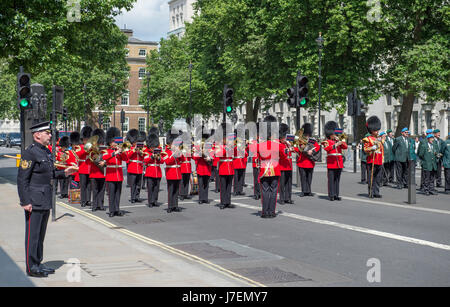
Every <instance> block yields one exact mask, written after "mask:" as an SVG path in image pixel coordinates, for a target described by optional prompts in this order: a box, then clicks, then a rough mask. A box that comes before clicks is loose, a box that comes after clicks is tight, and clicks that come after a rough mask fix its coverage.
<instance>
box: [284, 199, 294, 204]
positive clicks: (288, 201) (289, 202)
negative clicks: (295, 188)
mask: <svg viewBox="0 0 450 307" xmlns="http://www.w3.org/2000/svg"><path fill="white" fill-rule="evenodd" d="M286 203H287V204H293V203H294V201H293V200H292V199H290V200H286Z"/></svg>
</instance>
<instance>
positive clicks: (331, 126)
mask: <svg viewBox="0 0 450 307" xmlns="http://www.w3.org/2000/svg"><path fill="white" fill-rule="evenodd" d="M337 127H338V124H337V123H336V122H335V121H332V120H330V121H328V122H326V124H325V126H324V129H325V136H326V137H327V138H329V137H330V136H331V135H333V134H334V133H335V132H334V130H335V129H336V128H337Z"/></svg>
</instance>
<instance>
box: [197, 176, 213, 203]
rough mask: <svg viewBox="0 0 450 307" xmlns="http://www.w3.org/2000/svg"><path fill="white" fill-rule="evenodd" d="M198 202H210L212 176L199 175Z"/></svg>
mask: <svg viewBox="0 0 450 307" xmlns="http://www.w3.org/2000/svg"><path fill="white" fill-rule="evenodd" d="M197 177H198V200H199V201H208V189H209V179H210V177H211V176H200V175H198V176H197Z"/></svg>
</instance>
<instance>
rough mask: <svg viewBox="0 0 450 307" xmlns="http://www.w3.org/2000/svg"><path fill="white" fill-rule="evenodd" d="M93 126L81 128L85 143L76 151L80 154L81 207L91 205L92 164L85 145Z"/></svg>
mask: <svg viewBox="0 0 450 307" xmlns="http://www.w3.org/2000/svg"><path fill="white" fill-rule="evenodd" d="M92 130H93V129H92V128H91V127H90V126H85V127H83V129H81V139H82V141H83V144H81V145H80V147H79V149H78V150H75V153H76V154H77V156H78V167H79V171H78V173H79V174H80V190H81V207H85V206H90V205H91V185H90V181H89V173H90V172H91V164H90V163H89V161H87V156H88V152H87V151H86V150H85V149H84V145H85V144H86V142H87V141H88V139H89V138H90V137H91V136H92Z"/></svg>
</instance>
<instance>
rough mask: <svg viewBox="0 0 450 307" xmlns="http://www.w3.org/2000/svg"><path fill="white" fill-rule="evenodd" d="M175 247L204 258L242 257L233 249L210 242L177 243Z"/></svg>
mask: <svg viewBox="0 0 450 307" xmlns="http://www.w3.org/2000/svg"><path fill="white" fill-rule="evenodd" d="M174 247H176V248H178V249H181V250H183V251H185V252H188V253H191V254H194V255H196V256H198V257H200V258H204V259H221V258H241V257H244V256H241V255H239V254H236V253H235V252H233V251H230V250H226V249H223V248H220V247H218V246H213V245H211V244H209V243H205V242H201V243H188V244H176V245H174Z"/></svg>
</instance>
